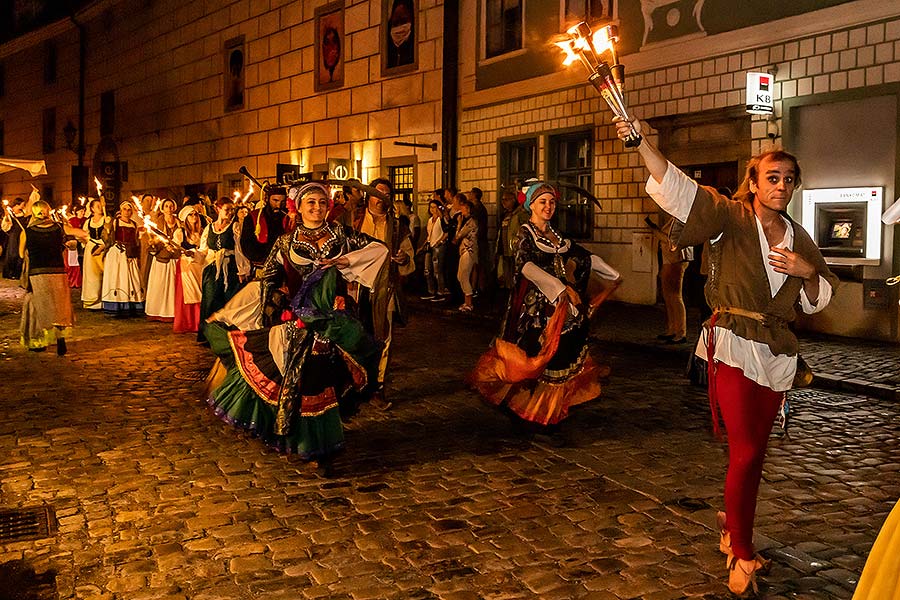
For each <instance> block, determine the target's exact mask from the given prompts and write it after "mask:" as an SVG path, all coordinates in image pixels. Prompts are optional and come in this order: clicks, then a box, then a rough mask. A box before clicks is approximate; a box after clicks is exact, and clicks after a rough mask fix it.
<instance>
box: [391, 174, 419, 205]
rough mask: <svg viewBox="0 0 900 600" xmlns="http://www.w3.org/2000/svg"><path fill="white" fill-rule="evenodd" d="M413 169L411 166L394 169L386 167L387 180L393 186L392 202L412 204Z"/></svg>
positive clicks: (413, 191)
mask: <svg viewBox="0 0 900 600" xmlns="http://www.w3.org/2000/svg"><path fill="white" fill-rule="evenodd" d="M414 174H415V169H414V168H413V165H399V166H396V167H388V179H390V180H391V183H392V184H393V186H394V201H395V202H396V201H398V200H399V201H402V202H404V203H406V202H407V201H408V202H409V203H410V205H411V204H413V203H414V197H415V181H414Z"/></svg>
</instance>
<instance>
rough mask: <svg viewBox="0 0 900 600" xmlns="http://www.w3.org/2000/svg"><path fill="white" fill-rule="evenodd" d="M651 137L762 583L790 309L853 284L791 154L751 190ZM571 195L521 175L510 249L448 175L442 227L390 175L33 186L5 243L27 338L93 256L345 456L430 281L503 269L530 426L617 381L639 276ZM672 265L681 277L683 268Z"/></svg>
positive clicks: (93, 296)
mask: <svg viewBox="0 0 900 600" xmlns="http://www.w3.org/2000/svg"><path fill="white" fill-rule="evenodd" d="M632 129H636V130H637V131H638V132H640V131H641V130H642V125H641V123H640V122H639V121H633V122H630V123H626V122H623V121H619V122H618V124H617V134H618V136H619V137H620V139H623V140H624V139H625V138H626V137H628V136H629V135H631V133H632ZM637 153H638V155H639V157H640V158H641V160H642V161H643V163H644V164H645V166H646V167H647V169H648V171H649V172H650V178H649V180H648V182H647V192H648V194H649V195H650V196H651V197H652V198H653V199H654V200H655V201H656V202H657V203H658V205H659V206H660V207H661V209H663V210H664V211H666V213H668V214H669V215H671V220H670V222H668V223H667V224H666V226H665V236H662V239H663V240H664V241H665V242H666V243H667V245H668V246H669V249H670V251H671V252H677V251H679V250H680V249H683V248H688V247H692V246H696V245H700V244H707V248H708V260H709V278H708V281H707V285H706V295H707V298H708V299H709V302H710V308H711V309H712V315H711V316H710V318H709V320H708V321H707V322H706V323H705V325H704V328H703V331H702V332H701V336H700V340H699V342H698V346H697V350H696V354H697V356H698V357H700V358H703V359H705V361H706V365H707V368H708V371H707V377H708V382H709V396H710V407H711V413H712V416H713V424H714V430H715V431H716V432H718V427H719V414H720V413H721V415H722V419H723V420H724V423H725V427H726V430H727V433H728V445H729V465H728V472H727V476H726V480H725V494H724V496H725V509H726V510H725V511H724V512H722V513H720V514H719V521H718V526H719V529H720V536H719V548H720V550H721V551H722V552H723V553H724V554H726V555H727V557H728V560H727V567H728V580H729V581H728V585H729V588H730V589H731V591H732V592H734V593H736V594H738V595H741V596H744V595H747V594H749V593H752V592H753V591H754V589H755V588H756V581H757V576H758V575H760V574H764V573H765V572H766V570H767V569H768V568H769V564H770V562H769V561H768V560H767V559H765V558H763V557H762V556H760V555H759V554H758V553H757V552H756V550H755V547H754V545H753V521H754V515H755V511H756V498H757V490H758V488H759V483H760V479H761V473H762V465H763V460H764V457H765V452H766V445H767V441H768V437H769V433H770V431H771V429H772V426H773V424H774V421H775V419H776V416H777V414H778V413H779V410H780V409H781V408H782V406H783V404H784V402H785V398H786V396H785V393H786V391H787V390H788V389H790V387H791V385H792V381H793V378H794V376H795V373H796V372H797V339H796V337H795V336H794V334H793V333H792V332H791V331H790V329H789V328H788V327H787V324H788V323H789V322H791V321H792V320H793V319H794V317H795V312H794V311H795V306H799V307H800V308H801V309H802V310H803V311H804V312H807V313H813V312H818V311H820V310H822V309H823V308H824V307H825V306H826V305H827V304H828V302H829V300H830V298H831V295H832V293H833V290H834V289H835V288H836V286H837V283H838V281H837V278H836V277H835V276H834V275H833V274H832V273H831V271H830V270H829V269H828V267H827V266H826V264H825V261H824V259H823V258H822V255H821V253H820V252H819V250H818V248H817V247H816V245H815V244H814V243H813V242H812V240H811V239H810V238H809V235H808V234H807V233H806V232H805V230H804V229H803V228H802V227H796V226H795V224H794V223H793V221H791V220H790V218H789V217H787V215H786V212H785V208H786V206H787V204H788V202H789V201H790V199H791V196H792V195H793V191H794V189H795V186H796V185H797V184H799V182H800V167H799V165H798V163H797V161H796V159H795V158H794V157H793V156H792V155H790V154H788V153H786V152H783V151H780V150H778V151H772V152H768V153H764V154H763V155H761V156H758V157H754V158H753V159H752V160H751V161H750V162H749V165H748V168H747V172H746V174H745V178H744V182H743V183H742V184H741V188H740V189H739V190H738V191H737V193H736V194H735V197H734V199H732V198H729V197H726V196H724V195H722V194H720V193H719V192H717V191H716V190H714V189H712V188H706V187H703V186H699V185H698V184H697V183H696V182H695V181H694V180H692V179H690V178H689V177H688V176H687V175H685V174H684V173H683V172H681V171H680V170H679V169H678V168H677V167H675V166H674V165H672V164H671V163H670V162H668V160H666V158H665V157H664V156H663V155H662V154H661V153H660V152H659V150H658V149H657V148H656V147H655V146H654V145H653V144H652V143H651V142H650V141H649V140H646V139H645V140H644V141H643V142H642V143H641V144H640V145H639V146H638V148H637ZM558 201H559V191H558V190H557V189H556V188H555V187H554V186H553V185H551V184H549V183H546V182H543V181H530V182H528V184H527V185H526V186H524V187H523V188H522V189H520V190H507V191H504V193H503V195H502V197H501V199H500V209H501V212H500V214H499V215H498V219H497V237H496V245H495V246H494V248H493V252H491V251H490V250H491V249H490V248H489V247H488V240H487V225H488V216H487V210H486V209H485V206H484V204H483V203H482V195H481V191H480V190H478V189H477V188H473V189H472V190H471V191H470V192H469V193H460V192H458V191H457V190H453V189H439V190H435V192H434V194H433V195H432V198H431V200H430V202H429V204H428V218H427V220H426V221H425V223H424V225H422V224H421V223H420V222H419V220H418V218H417V217H416V216H415V214H414V212H413V211H411V210H410V209H411V207H410V206H409V205H408V204H407V203H405V202H402V201H395V198H394V190H393V186H392V185H391V182H390V181H388V180H387V179H376V180H375V181H373V182H371V184H370V185H368V186H365V185H362V184H360V183H358V182H350V183H349V184H348V185H346V186H344V187H343V188H342V189H331V188H330V187H329V186H327V185H324V184H323V183H318V182H306V183H295V184H292V185H290V186H288V187H281V186H267V187H266V188H265V197H264V201H263V202H262V203H261V204H260V205H259V206H256V207H249V206H241V205H236V204H235V202H234V200H232V199H231V198H228V197H223V198H220V199H219V200H218V201H217V202H215V204H214V205H212V206H211V207H209V208H208V209H207V208H206V207H205V206H204V204H203V203H198V202H184V203H183V205H182V207H181V208H180V209H179V207H178V206H177V205H176V203H175V202H174V201H172V200H162V201H157V200H155V199H153V198H152V197H145V198H142V199H140V200H136V199H135V200H126V201H124V202H122V203H121V204H120V205H119V207H118V211H117V212H116V214H115V215H113V216H111V217H110V216H107V215H106V214H105V210H104V205H103V203H102V202H100V201H98V200H92V201H90V202H89V203H88V206H87V212H88V216H84V215H80V214H78V213H77V212H76V215H75V216H74V217H73V219H74V220H72V221H67V222H66V221H60V220H59V219H58V218H57V219H56V220H54V219H53V218H52V213H53V211H51V210H50V207H49V206H48V205H47V204H46V203H43V202H33V203H19V202H16V203H14V204H13V206H11V207H10V208H9V210H8V211H7V213H8V214H7V215H6V216H5V220H4V231H7V232H8V233H7V236H8V239H9V240H17V243H18V247H19V252H18V253H17V254H18V256H20V257H24V258H25V263H24V267H23V266H22V265H21V264H20V263H19V262H17V259H15V258H12V253H11V252H9V251H7V252H6V262H5V264H4V274H5V275H6V274H7V273H9V275H7V276H15V275H16V271H15V269H21V270H22V272H23V273H24V278H23V279H24V280H25V285H26V286H27V289H28V290H29V293H28V294H27V295H26V301H25V308H24V310H23V318H22V340H23V344H24V345H25V346H27V347H28V348H29V349H33V350H41V349H44V348H46V347H47V346H49V345H50V344H52V343H54V342H56V343H57V344H58V345H57V351H58V352H59V353H60V354H62V353H64V352H65V336H66V331H67V330H68V328H69V327H71V325H72V322H73V318H72V310H71V306H67V304H68V298H69V291H68V286H69V285H70V283H77V282H78V279H79V277H78V276H77V275H78V274H73V273H72V269H74V268H76V266H78V265H80V268H81V273H80V275H81V277H80V280H81V281H80V284H81V286H82V292H81V298H82V302H83V304H84V308H86V309H90V310H103V311H105V312H107V313H108V314H111V315H115V316H126V315H135V314H140V313H142V312H143V313H145V314H146V315H147V317H148V318H152V319H156V320H163V321H171V322H173V327H174V329H175V331H182V332H186V331H196V332H197V335H198V339H199V340H200V341H202V342H204V343H206V344H208V345H209V347H210V349H211V350H212V352H213V353H214V354H215V355H216V357H217V360H216V363H215V366H214V367H213V369H212V371H211V372H210V375H209V377H208V379H207V392H208V400H209V403H210V405H211V407H212V409H213V410H214V411H215V412H216V414H218V415H219V416H221V417H222V418H223V419H225V420H226V421H227V422H229V423H231V424H233V425H235V426H238V427H241V428H245V429H248V430H251V431H253V432H254V433H255V434H256V435H257V436H259V437H260V438H261V439H262V440H264V441H265V442H267V443H269V444H271V445H272V446H274V447H276V448H278V449H279V450H281V451H285V452H296V453H297V454H299V455H300V456H301V457H303V458H304V459H307V460H314V461H317V462H318V464H319V466H320V467H321V468H322V469H324V470H325V471H326V472H327V471H329V470H330V468H331V461H332V458H333V456H334V455H335V453H336V452H338V451H339V450H340V449H341V448H342V447H343V444H344V426H345V424H346V423H348V422H349V421H350V419H352V417H353V415H354V413H355V412H356V410H357V408H358V406H359V404H360V403H361V402H371V403H372V404H374V405H375V406H376V407H377V408H380V409H383V410H386V409H387V408H388V407H389V406H390V402H389V400H388V398H386V390H385V384H386V381H387V372H388V364H389V358H390V351H391V346H392V341H393V335H392V330H393V326H394V324H395V323H398V322H402V321H403V320H404V319H405V318H406V310H405V296H406V293H405V292H406V291H409V290H415V289H416V286H421V288H420V289H421V292H419V293H421V294H422V298H423V299H424V300H428V301H435V302H447V301H450V300H456V301H459V302H460V305H459V311H462V312H470V311H472V310H473V306H474V303H473V299H474V298H475V297H476V296H477V295H478V294H480V293H485V291H486V290H488V289H489V288H493V289H501V290H505V291H506V294H505V298H506V300H505V307H506V309H505V311H504V316H503V318H502V323H501V326H500V329H499V331H498V335H497V336H496V338H495V339H494V341H493V342H492V344H491V345H490V347H489V348H488V349H487V351H486V352H485V353H484V354H483V355H482V356H481V357H480V358H479V359H478V361H477V363H476V364H475V366H474V368H473V370H472V372H471V374H470V375H469V382H470V383H471V384H472V385H473V387H475V388H476V389H477V390H478V391H479V392H480V393H481V394H482V395H483V396H484V398H485V400H486V401H487V402H488V403H490V404H492V405H495V406H497V407H500V408H501V409H502V410H503V411H504V412H505V413H506V414H507V415H508V416H509V417H510V418H511V419H512V420H513V422H514V423H516V424H517V425H518V426H525V428H526V429H528V430H530V431H534V428H540V429H541V430H544V431H546V430H548V429H550V430H551V431H552V428H554V427H555V426H557V425H558V424H559V423H560V422H561V421H562V420H563V419H565V418H566V417H567V416H568V414H569V410H570V409H571V407H573V406H575V405H578V404H582V403H584V402H588V401H590V400H593V399H595V398H597V397H598V395H599V393H600V385H599V380H600V377H601V376H602V375H603V374H604V373H606V369H605V368H604V367H602V366H601V365H598V364H596V363H595V362H594V361H593V360H592V358H591V356H590V353H589V352H588V344H587V341H588V328H589V323H590V316H591V314H592V312H593V311H594V310H595V309H596V307H597V306H598V305H599V303H600V302H602V301H603V299H604V298H606V297H608V296H609V294H610V293H611V292H612V291H613V290H614V289H615V288H616V286H617V285H618V283H619V282H620V276H619V273H618V272H617V270H616V269H615V268H613V267H612V266H610V265H609V264H607V263H606V262H604V261H603V260H602V259H601V258H600V257H598V256H596V255H593V254H591V253H590V252H589V251H588V250H587V249H585V248H584V247H582V246H580V245H578V244H577V243H575V242H574V241H572V240H570V239H568V238H567V237H566V236H565V235H563V233H561V232H560V231H557V230H556V229H555V228H554V227H553V225H552V223H553V219H554V215H555V211H556V206H557V202H558ZM22 204H25V205H24V206H22ZM29 204H30V205H29ZM151 204H152V205H153V206H150V205H151ZM157 204H158V206H157ZM26 214H27V215H30V218H29V219H28V222H27V224H25V223H24V220H25V215H26ZM13 221H14V222H15V223H17V224H18V225H19V229H21V231H18V232H14V231H12V230H13V227H11V226H8V225H9V223H10V222H13ZM10 232H11V233H10ZM67 238H69V247H68V248H67V249H66V250H65V252H64V248H65V244H66V239H67ZM73 242H74V243H73ZM11 243H15V242H11ZM79 248H81V249H82V250H81V253H80V256H81V258H80V259H78V256H79V250H78V249H79ZM8 249H9V245H7V250H8ZM73 251H74V254H73ZM73 256H74V258H73ZM672 262H673V263H675V262H677V261H674V260H673V261H672ZM7 268H8V269H7ZM67 269H68V272H67ZM675 271H676V272H675V275H674V276H673V277H672V279H673V280H674V279H676V277H677V276H679V275H680V273H679V272H678V271H682V272H683V267H681V266H679V267H678V268H677V269H675ZM747 273H751V274H752V275H753V276H752V277H748V276H747ZM417 276H420V277H419V278H417ZM678 278H680V277H678ZM674 287H675V286H673V290H674ZM668 320H669V323H670V327H669V330H668V331H667V332H666V334H665V335H666V336H667V337H670V338H671V339H673V340H676V341H677V342H679V343H680V342H682V341H683V338H684V337H685V333H686V331H685V326H684V318H683V308H681V309H679V310H677V311H674V312H672V313H671V314H670V315H669V319H668Z"/></svg>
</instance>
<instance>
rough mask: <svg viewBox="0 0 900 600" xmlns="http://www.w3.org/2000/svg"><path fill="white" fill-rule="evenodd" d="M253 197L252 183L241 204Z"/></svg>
mask: <svg viewBox="0 0 900 600" xmlns="http://www.w3.org/2000/svg"><path fill="white" fill-rule="evenodd" d="M252 195H253V182H252V181H251V182H250V186H249V187H248V188H247V193H246V194H244V197H243V198H242V199H241V202H246V201H247V200H249V199H250V196H252Z"/></svg>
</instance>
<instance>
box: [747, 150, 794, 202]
mask: <svg viewBox="0 0 900 600" xmlns="http://www.w3.org/2000/svg"><path fill="white" fill-rule="evenodd" d="M766 158H768V159H771V160H774V161H779V162H780V161H789V162H792V163H794V185H795V186H799V185H800V182H801V179H800V163H798V162H797V157H796V156H794V155H793V154H791V153H790V152H786V151H784V150H782V149H780V148H776V149H773V150H767V151H766V152H763V153H762V154H757V155H756V156H754V157H753V158H751V159H750V162H748V163H747V169H746V170H745V171H744V180H743V181H741V185H739V186H738V189H737V192H735V194H734V200H739V201H740V202H745V203H747V204H753V197H754V194H753V192H751V191H750V182H751V181H752V182H753V183H755V184H756V185H759V164H760V163H761V162H762V161H763V160H765V159H766Z"/></svg>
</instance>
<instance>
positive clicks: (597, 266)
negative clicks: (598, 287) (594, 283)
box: [591, 254, 620, 280]
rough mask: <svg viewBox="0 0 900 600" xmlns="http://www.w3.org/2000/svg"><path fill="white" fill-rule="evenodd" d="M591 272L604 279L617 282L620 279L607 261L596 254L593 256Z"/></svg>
mask: <svg viewBox="0 0 900 600" xmlns="http://www.w3.org/2000/svg"><path fill="white" fill-rule="evenodd" d="M591 270H592V271H594V272H595V273H597V275H599V276H600V277H602V278H603V279H611V280H616V279H618V278H619V277H620V275H619V272H618V271H616V270H615V269H613V268H612V267H611V266H609V265H608V264H607V263H606V261H604V260H603V259H602V258H600V257H599V256H597V255H596V254H592V255H591Z"/></svg>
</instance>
